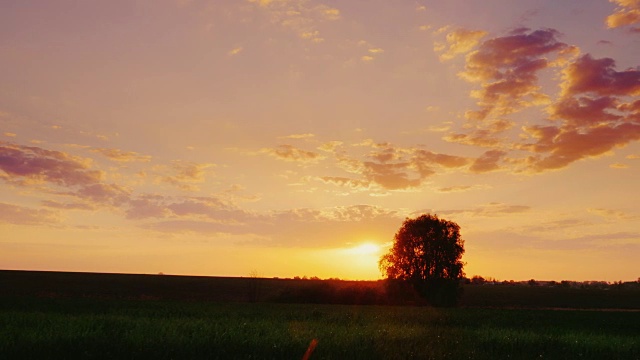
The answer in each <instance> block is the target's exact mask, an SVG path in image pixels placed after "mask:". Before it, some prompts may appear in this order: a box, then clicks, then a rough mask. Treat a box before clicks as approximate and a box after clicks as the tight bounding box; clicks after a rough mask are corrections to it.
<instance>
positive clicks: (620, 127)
mask: <svg viewBox="0 0 640 360" xmlns="http://www.w3.org/2000/svg"><path fill="white" fill-rule="evenodd" d="M562 74H563V76H562V81H563V82H562V84H561V88H562V96H561V97H560V99H558V100H557V101H556V103H554V104H552V105H551V106H550V107H549V114H550V118H551V119H552V120H554V121H559V122H560V124H559V125H557V126H531V127H525V131H526V133H527V134H529V135H530V137H531V138H533V139H534V140H535V142H534V143H529V144H526V145H524V146H522V148H523V149H526V150H529V151H531V152H534V153H537V155H533V156H531V157H529V158H528V159H527V163H528V166H529V169H531V170H533V171H536V172H540V171H545V170H551V169H560V168H563V167H566V166H568V165H569V164H571V163H573V162H575V161H578V160H581V159H584V158H588V157H597V156H601V155H603V154H606V153H609V152H610V151H612V150H613V149H615V148H619V147H622V146H625V145H627V144H628V143H630V142H633V141H638V140H640V103H638V100H635V101H632V102H627V101H626V99H628V98H630V99H633V98H634V97H637V96H638V95H640V70H637V69H628V70H625V71H616V70H615V61H614V60H613V59H610V58H602V59H594V58H593V57H591V55H589V54H586V55H583V56H581V57H580V58H578V59H577V60H576V61H574V62H573V63H570V64H569V65H568V66H567V68H566V69H565V70H564V71H563V72H562Z"/></svg>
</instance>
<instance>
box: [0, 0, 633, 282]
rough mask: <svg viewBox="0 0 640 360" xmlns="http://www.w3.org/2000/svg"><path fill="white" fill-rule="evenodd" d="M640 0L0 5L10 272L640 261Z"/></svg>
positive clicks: (601, 267)
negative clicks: (460, 242)
mask: <svg viewBox="0 0 640 360" xmlns="http://www.w3.org/2000/svg"><path fill="white" fill-rule="evenodd" d="M639 140H640V0H612V1H607V0H574V1H557V0H536V1H524V0H522V1H514V0H487V1H465V0H455V1H409V0H407V1H391V0H385V1H383V0H373V1H364V0H354V1H345V0H343V1H337V0H321V1H315V0H248V1H247V0H242V1H241V0H211V1H209V0H96V1H72V0H56V1H42V0H20V1H14V0H0V183H1V184H2V185H1V186H0V268H1V269H25V270H26V269H29V270H59V271H89V272H124V273H151V274H154V273H159V272H163V273H165V274H192V275H214V276H248V275H250V274H258V275H259V276H263V277H274V276H278V277H293V276H305V275H306V276H318V277H321V278H329V277H338V278H342V279H378V278H380V277H381V274H380V271H379V270H378V266H377V261H378V258H379V257H380V255H381V254H382V253H383V252H385V251H386V249H387V247H388V246H389V245H390V242H391V241H392V240H393V236H394V234H395V232H396V231H397V230H398V228H399V227H400V226H401V225H402V221H403V220H404V219H405V218H407V217H415V216H418V215H420V214H423V213H432V214H437V215H438V216H439V217H441V218H445V219H447V220H452V221H455V222H457V223H458V224H459V225H460V227H461V233H462V237H463V239H464V240H465V241H466V243H465V249H466V253H465V255H464V256H463V261H465V262H466V263H467V265H466V266H465V272H466V274H467V275H468V276H473V275H482V276H485V277H488V276H490V277H495V278H498V279H501V280H509V279H513V280H527V279H531V278H534V279H539V280H545V279H546V280H578V281H582V280H606V281H616V280H635V279H637V278H638V276H640V265H639V262H638V259H639V258H640V205H639V200H640V192H639V190H638V186H639V184H640V141H639Z"/></svg>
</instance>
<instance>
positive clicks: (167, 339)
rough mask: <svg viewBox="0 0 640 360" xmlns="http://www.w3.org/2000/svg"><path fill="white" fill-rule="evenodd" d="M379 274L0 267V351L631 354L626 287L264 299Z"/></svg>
mask: <svg viewBox="0 0 640 360" xmlns="http://www.w3.org/2000/svg"><path fill="white" fill-rule="evenodd" d="M378 285H379V284H377V283H375V282H367V283H358V282H313V281H311V282H310V281H295V280H290V281H289V280H277V279H260V280H259V281H257V280H256V279H247V278H245V279H239V278H236V279H233V278H204V277H171V276H153V275H115V274H65V273H39V272H8V271H0V359H300V358H302V356H303V354H304V352H305V350H306V349H307V347H308V345H309V343H310V341H311V340H312V339H317V340H318V346H317V348H316V350H315V352H314V353H313V355H312V357H311V359H368V360H371V359H509V358H510V359H640V312H638V311H637V309H638V307H640V301H639V299H640V297H639V296H638V291H637V289H630V290H624V291H616V290H607V291H604V290H594V289H565V288H538V287H526V286H524V287H522V286H521V287H518V286H515V287H512V286H471V287H468V288H466V289H465V295H464V298H463V305H464V306H463V307H461V308H450V309H437V308H431V307H426V306H389V305H386V306H379V305H336V304H293V303H277V302H266V301H265V300H269V299H272V300H273V299H276V300H277V299H283V296H282V294H289V295H291V294H294V295H295V294H298V295H300V294H303V295H305V296H308V295H313V294H316V293H318V291H317V290H323V291H324V290H327V289H333V290H332V291H333V292H331V294H333V296H337V295H340V294H342V295H344V294H356V295H357V294H367V292H366V291H365V292H353V291H352V290H353V287H354V286H357V287H358V289H360V288H362V287H364V289H365V290H366V289H375V287H376V286H378ZM340 287H342V288H340ZM336 289H337V290H336ZM341 289H342V290H345V289H346V290H349V291H347V292H343V291H342V290H341ZM311 290H313V291H311ZM314 291H315V292H314ZM319 293H320V294H322V292H319ZM336 294H337V295H336ZM248 295H250V296H249V297H247V296H248ZM338 298H339V299H342V298H340V297H338ZM249 299H252V300H257V301H256V302H249V301H248V300H249ZM513 307H516V308H513ZM517 307H520V308H517ZM547 307H564V308H565V309H564V310H548V309H544V308H547ZM536 308H537V309H536ZM570 308H582V310H578V309H570ZM585 308H592V309H590V310H586V309H585ZM608 308H619V309H636V311H620V310H617V311H603V310H602V309H608ZM595 309H601V310H595Z"/></svg>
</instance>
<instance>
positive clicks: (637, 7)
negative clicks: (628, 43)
mask: <svg viewBox="0 0 640 360" xmlns="http://www.w3.org/2000/svg"><path fill="white" fill-rule="evenodd" d="M609 1H610V2H612V3H615V4H616V5H617V8H616V10H615V12H614V13H613V14H611V15H609V16H607V19H606V23H607V26H608V27H609V28H610V29H613V28H618V27H626V26H629V27H630V30H631V31H632V32H640V27H638V26H635V25H638V24H640V1H638V0H609Z"/></svg>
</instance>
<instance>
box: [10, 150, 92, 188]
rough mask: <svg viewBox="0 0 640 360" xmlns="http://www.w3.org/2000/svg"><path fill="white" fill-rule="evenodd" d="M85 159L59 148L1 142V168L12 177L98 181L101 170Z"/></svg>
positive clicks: (60, 181) (57, 181) (75, 182)
mask: <svg viewBox="0 0 640 360" xmlns="http://www.w3.org/2000/svg"><path fill="white" fill-rule="evenodd" d="M86 163H87V162H86V160H85V159H80V158H77V157H72V156H70V155H68V154H66V153H63V152H60V151H51V150H45V149H42V148H39V147H32V146H22V145H14V144H9V143H4V142H0V170H2V171H4V173H5V174H6V175H5V176H4V178H5V179H7V180H9V181H15V182H21V181H25V180H27V181H29V180H30V181H38V182H41V181H44V182H49V183H52V184H56V185H62V186H74V185H88V184H93V183H96V182H99V181H100V179H101V177H102V173H101V172H99V171H95V170H90V169H89V166H88V165H86Z"/></svg>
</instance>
